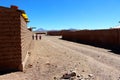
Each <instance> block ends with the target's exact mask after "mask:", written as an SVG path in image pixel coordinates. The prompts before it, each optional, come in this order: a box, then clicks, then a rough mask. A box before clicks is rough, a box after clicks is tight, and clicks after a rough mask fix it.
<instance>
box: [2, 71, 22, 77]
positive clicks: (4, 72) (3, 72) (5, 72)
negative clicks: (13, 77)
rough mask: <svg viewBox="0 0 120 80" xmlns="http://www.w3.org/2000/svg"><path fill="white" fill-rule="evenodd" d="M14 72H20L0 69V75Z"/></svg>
mask: <svg viewBox="0 0 120 80" xmlns="http://www.w3.org/2000/svg"><path fill="white" fill-rule="evenodd" d="M14 72H20V71H19V70H4V71H0V76H2V75H5V74H10V73H14Z"/></svg>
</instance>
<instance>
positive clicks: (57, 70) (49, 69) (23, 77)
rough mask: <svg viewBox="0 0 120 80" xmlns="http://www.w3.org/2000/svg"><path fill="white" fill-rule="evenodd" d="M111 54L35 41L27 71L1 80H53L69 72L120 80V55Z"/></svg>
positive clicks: (64, 43)
mask: <svg viewBox="0 0 120 80" xmlns="http://www.w3.org/2000/svg"><path fill="white" fill-rule="evenodd" d="M109 51H110V50H107V49H102V48H96V47H93V46H89V45H83V44H78V43H74V42H69V41H64V40H60V39H59V37H51V36H43V37H42V40H40V41H35V44H34V49H32V51H31V56H30V59H29V64H28V65H27V66H26V70H25V71H24V72H15V73H10V74H6V75H1V76H0V80H54V77H56V78H60V77H61V76H62V75H63V74H64V73H66V72H70V71H76V73H77V75H83V77H85V78H87V77H88V75H89V74H93V77H94V79H90V80H119V77H120V55H116V54H114V53H112V52H109ZM76 80H77V79H76ZM86 80H87V79H86Z"/></svg>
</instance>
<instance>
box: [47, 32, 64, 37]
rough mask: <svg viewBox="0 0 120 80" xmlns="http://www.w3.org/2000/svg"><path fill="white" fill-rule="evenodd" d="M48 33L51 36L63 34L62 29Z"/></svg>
mask: <svg viewBox="0 0 120 80" xmlns="http://www.w3.org/2000/svg"><path fill="white" fill-rule="evenodd" d="M47 35H51V36H61V35H62V31H48V32H47Z"/></svg>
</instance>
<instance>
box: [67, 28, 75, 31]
mask: <svg viewBox="0 0 120 80" xmlns="http://www.w3.org/2000/svg"><path fill="white" fill-rule="evenodd" d="M68 30H70V31H76V30H77V29H74V28H70V29H68Z"/></svg>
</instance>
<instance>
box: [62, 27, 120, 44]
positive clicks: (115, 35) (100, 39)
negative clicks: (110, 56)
mask: <svg viewBox="0 0 120 80" xmlns="http://www.w3.org/2000/svg"><path fill="white" fill-rule="evenodd" d="M62 38H63V39H66V40H70V41H77V42H88V43H94V44H101V45H108V46H120V29H106V30H80V31H74V32H73V31H63V32H62Z"/></svg>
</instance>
